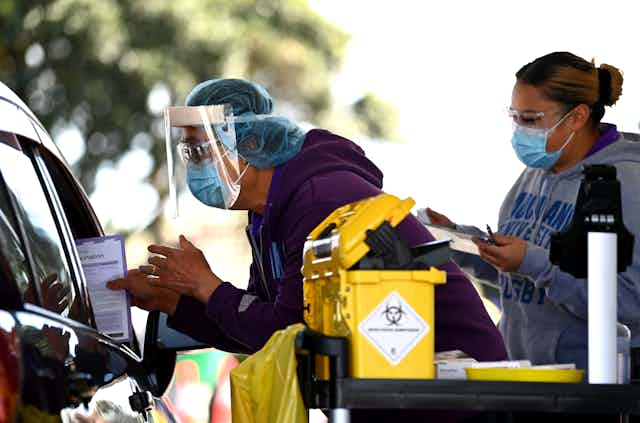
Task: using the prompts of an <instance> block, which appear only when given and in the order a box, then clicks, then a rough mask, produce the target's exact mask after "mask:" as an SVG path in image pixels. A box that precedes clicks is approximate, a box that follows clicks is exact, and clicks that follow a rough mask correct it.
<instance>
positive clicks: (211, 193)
mask: <svg viewBox="0 0 640 423" xmlns="http://www.w3.org/2000/svg"><path fill="white" fill-rule="evenodd" d="M187 185H188V186H189V190H191V193H192V194H193V196H194V197H196V198H197V199H198V200H199V201H200V202H201V203H203V204H206V205H207V206H211V207H216V208H219V209H226V208H227V206H226V204H225V201H224V200H225V198H224V195H223V194H222V182H221V180H220V175H218V169H217V168H216V165H215V164H214V163H213V162H212V161H208V162H204V163H200V164H197V165H196V164H192V163H189V164H188V165H187Z"/></svg>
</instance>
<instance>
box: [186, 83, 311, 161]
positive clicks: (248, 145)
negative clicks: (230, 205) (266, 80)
mask: <svg viewBox="0 0 640 423" xmlns="http://www.w3.org/2000/svg"><path fill="white" fill-rule="evenodd" d="M185 103H186V105H187V106H205V105H211V104H224V103H229V104H231V107H232V108H233V115H234V116H243V117H250V116H252V115H261V114H269V113H271V111H272V110H273V100H272V99H271V96H270V95H269V93H268V92H267V90H265V89H264V88H263V87H262V86H260V85H258V84H256V83H253V82H249V81H244V80H242V79H211V80H208V81H204V82H202V83H200V84H198V85H196V87H195V88H194V89H193V90H192V91H191V93H189V95H188V96H187V100H186V102H185ZM235 130H236V139H237V148H238V154H240V156H242V157H243V158H244V159H245V160H246V161H247V162H249V164H251V165H253V166H255V167H258V168H261V169H265V168H268V167H273V166H278V165H279V164H282V163H284V162H286V161H288V160H289V159H291V158H292V157H293V156H295V155H296V154H297V153H298V151H300V149H301V148H302V144H303V143H304V136H305V133H304V132H303V131H302V129H301V128H300V127H299V126H298V125H296V123H295V122H293V121H291V120H290V119H287V118H285V117H276V116H273V117H268V118H263V119H259V120H255V121H251V122H248V123H244V122H243V123H240V122H238V123H236V124H235Z"/></svg>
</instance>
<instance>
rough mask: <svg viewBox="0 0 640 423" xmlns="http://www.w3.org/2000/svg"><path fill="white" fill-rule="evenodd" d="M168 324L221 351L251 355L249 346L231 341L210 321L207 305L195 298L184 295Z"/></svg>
mask: <svg viewBox="0 0 640 423" xmlns="http://www.w3.org/2000/svg"><path fill="white" fill-rule="evenodd" d="M167 324H168V325H169V326H170V327H171V328H173V329H175V330H177V331H180V332H182V333H184V334H186V335H188V336H190V337H192V338H193V339H196V340H198V341H200V342H203V343H205V344H207V345H211V346H212V347H215V348H217V349H219V350H223V351H229V352H234V353H244V354H250V353H251V350H250V349H249V348H248V347H247V346H245V345H242V344H241V343H238V342H234V341H233V340H231V339H229V338H228V337H227V336H226V335H225V334H224V333H223V332H222V331H221V330H220V328H219V327H218V326H217V325H216V324H215V322H212V321H211V320H209V319H208V318H207V315H206V310H205V305H204V304H202V303H201V302H200V301H198V300H196V299H195V298H193V297H188V296H184V295H182V296H181V297H180V300H179V301H178V305H177V307H176V311H175V313H174V314H173V316H170V317H169V319H168V320H167Z"/></svg>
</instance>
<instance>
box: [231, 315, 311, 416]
mask: <svg viewBox="0 0 640 423" xmlns="http://www.w3.org/2000/svg"><path fill="white" fill-rule="evenodd" d="M304 328H305V326H304V325H303V324H301V323H298V324H295V325H291V326H289V327H288V328H286V329H283V330H279V331H277V332H275V333H274V334H273V335H272V336H271V338H269V341H267V343H266V344H265V346H264V347H262V349H261V350H260V351H258V352H256V353H255V354H253V355H251V356H249V357H248V358H247V359H246V360H244V361H243V362H242V363H241V364H240V365H239V366H238V367H236V368H235V369H233V370H232V371H231V410H232V411H231V412H232V416H233V422H234V423H280V422H291V423H299V422H308V421H309V414H308V412H307V410H306V409H305V408H304V404H303V402H302V395H301V394H300V387H299V385H298V376H297V373H296V367H297V361H296V355H295V339H296V335H297V334H298V332H300V331H301V330H302V329H304Z"/></svg>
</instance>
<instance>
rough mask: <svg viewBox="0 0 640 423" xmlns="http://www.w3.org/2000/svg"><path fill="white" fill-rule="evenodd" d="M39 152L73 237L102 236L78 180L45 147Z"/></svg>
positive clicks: (96, 219)
mask: <svg viewBox="0 0 640 423" xmlns="http://www.w3.org/2000/svg"><path fill="white" fill-rule="evenodd" d="M40 153H41V155H42V158H43V160H44V163H45V165H46V166H47V170H48V171H49V174H50V175H51V179H52V180H53V184H54V186H55V189H56V191H57V193H58V198H60V203H61V205H62V208H63V210H64V214H65V215H66V216H67V221H68V222H69V226H70V228H71V232H72V233H73V237H74V238H75V239H80V238H93V237H98V236H102V235H103V232H102V228H101V227H100V223H99V221H98V218H97V217H96V216H95V213H94V212H93V209H92V208H91V205H90V203H89V200H88V199H87V197H86V195H84V193H82V192H81V191H80V190H81V188H80V186H79V185H78V182H76V180H75V179H74V178H73V176H72V175H71V174H70V173H69V171H68V170H67V168H65V167H64V166H63V165H62V164H61V163H60V162H59V161H58V159H57V158H56V157H55V156H54V155H53V154H51V153H50V152H49V151H46V150H45V149H41V150H40Z"/></svg>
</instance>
